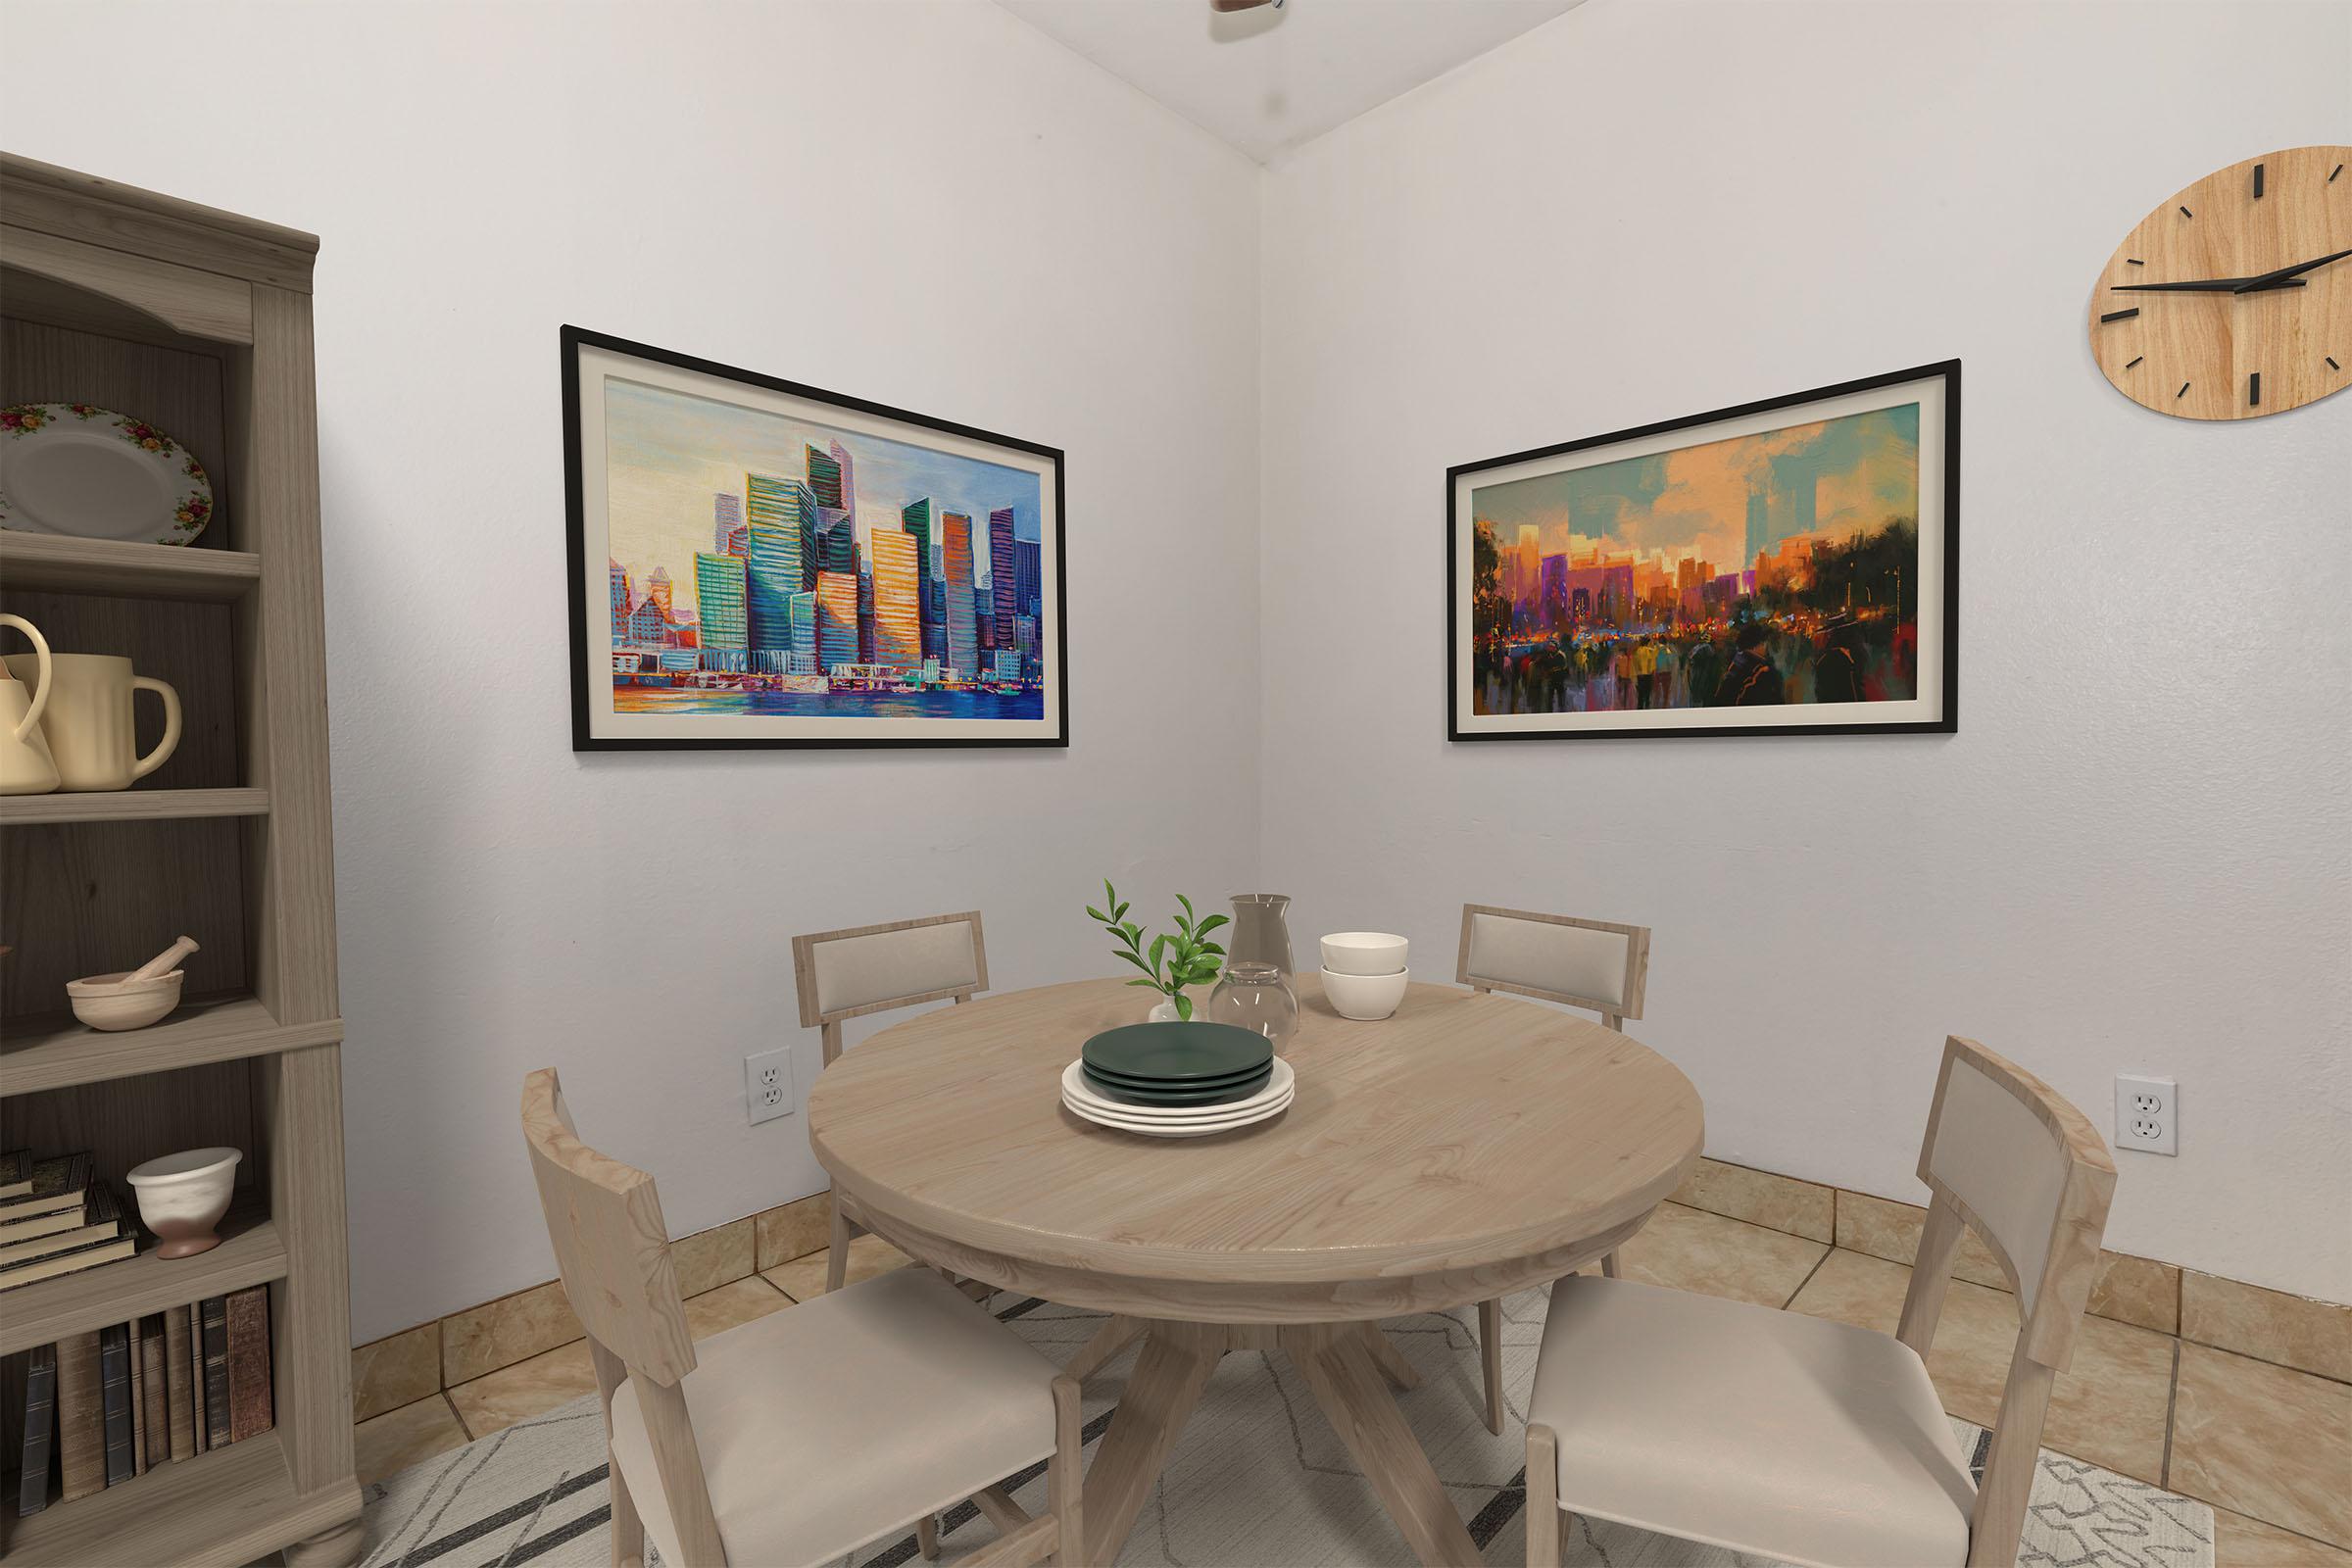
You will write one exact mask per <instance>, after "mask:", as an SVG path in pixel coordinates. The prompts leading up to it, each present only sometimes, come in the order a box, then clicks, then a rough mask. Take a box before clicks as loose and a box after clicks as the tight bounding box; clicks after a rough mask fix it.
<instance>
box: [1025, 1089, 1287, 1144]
mask: <svg viewBox="0 0 2352 1568" xmlns="http://www.w3.org/2000/svg"><path fill="white" fill-rule="evenodd" d="M1061 1103H1062V1108H1063V1109H1065V1110H1067V1111H1068V1112H1069V1113H1070V1114H1071V1115H1073V1116H1078V1117H1082V1118H1084V1119H1085V1120H1087V1121H1091V1122H1093V1123H1095V1124H1096V1125H1097V1126H1099V1127H1109V1128H1112V1129H1114V1130H1116V1131H1118V1132H1123V1133H1140V1134H1142V1135H1143V1136H1144V1137H1147V1138H1208V1137H1211V1136H1213V1135H1215V1134H1217V1133H1230V1132H1235V1131H1238V1130H1240V1129H1241V1128H1244V1127H1251V1126H1255V1125H1256V1124H1257V1123H1259V1122H1261V1121H1269V1120H1271V1119H1272V1118H1274V1117H1276V1116H1279V1115H1281V1114H1282V1113H1283V1112H1284V1111H1286V1110H1288V1109H1290V1108H1291V1103H1290V1101H1289V1100H1287V1099H1285V1100H1278V1101H1275V1102H1274V1103H1272V1104H1268V1105H1260V1106H1258V1107H1257V1108H1256V1109H1254V1110H1251V1111H1249V1112H1247V1113H1245V1114H1243V1115H1240V1116H1235V1117H1232V1118H1231V1119H1229V1120H1226V1121H1215V1122H1200V1121H1176V1122H1171V1121H1152V1120H1137V1119H1134V1118H1132V1117H1127V1116H1113V1115H1111V1114H1110V1113H1109V1112H1108V1111H1101V1110H1090V1109H1088V1108H1087V1107H1086V1106H1084V1105H1081V1104H1079V1103H1077V1102H1075V1101H1073V1100H1071V1099H1069V1098H1068V1097H1067V1096H1064V1097H1063V1099H1062V1102H1061Z"/></svg>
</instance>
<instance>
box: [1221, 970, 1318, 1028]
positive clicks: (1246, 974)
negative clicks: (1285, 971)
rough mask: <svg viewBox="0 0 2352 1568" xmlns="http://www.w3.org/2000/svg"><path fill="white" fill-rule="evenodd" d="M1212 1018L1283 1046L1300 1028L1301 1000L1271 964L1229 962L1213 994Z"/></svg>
mask: <svg viewBox="0 0 2352 1568" xmlns="http://www.w3.org/2000/svg"><path fill="white" fill-rule="evenodd" d="M1208 1016H1209V1019H1210V1021H1211V1022H1214V1023H1230V1024H1234V1025H1237V1026H1239V1027H1240V1028H1243V1029H1247V1030H1250V1032H1251V1033H1253V1034H1261V1035H1264V1036H1265V1037H1266V1038H1267V1039H1268V1040H1271V1041H1273V1042H1274V1043H1275V1044H1276V1045H1281V1044H1282V1043H1283V1041H1285V1040H1287V1039H1289V1038H1290V1035H1291V1032H1292V1031H1293V1030H1295V1029H1297V1028H1298V1027H1299V998H1298V997H1297V996H1296V995H1294V994H1293V992H1292V991H1291V988H1290V986H1289V984H1288V983H1286V982H1285V981H1284V979H1283V977H1282V973H1281V971H1280V970H1278V969H1276V968H1275V967H1274V966H1273V965H1272V964H1270V963H1262V962H1261V963H1249V962H1244V963H1229V964H1227V965H1226V966H1225V977H1224V978H1223V979H1221V980H1219V981H1218V982H1217V989H1216V990H1215V991H1213V992H1211V993H1209V998H1208Z"/></svg>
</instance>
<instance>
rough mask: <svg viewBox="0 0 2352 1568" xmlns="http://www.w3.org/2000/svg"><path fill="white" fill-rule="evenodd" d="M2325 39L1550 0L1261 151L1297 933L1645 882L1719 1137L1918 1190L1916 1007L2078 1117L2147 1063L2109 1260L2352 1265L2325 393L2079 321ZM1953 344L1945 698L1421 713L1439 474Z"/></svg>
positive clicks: (2347, 646)
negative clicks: (2250, 405)
mask: <svg viewBox="0 0 2352 1568" xmlns="http://www.w3.org/2000/svg"><path fill="white" fill-rule="evenodd" d="M2347 59H2352V9H2348V8H2346V7H2344V6H2341V5H2333V6H2326V7H2300V8H2298V7H2292V6H2286V5H2251V6H2231V5H2208V6H2187V7H2173V6H2166V7H2157V6H2144V5H2127V6H2096V5H2066V6H2049V5H2032V6H2015V7H2001V6H1994V5H1968V6H1958V5H1890V4H1870V5H1827V4H1795V3H1784V4H1773V5H1754V4H1748V5H1678V4H1664V3H1648V4H1641V5H1635V4H1628V3H1623V0H1593V3H1591V4H1588V5H1586V6H1584V7H1582V8H1581V9H1579V10H1577V11H1574V12H1571V13H1570V14H1568V15H1567V16H1565V17H1563V18H1562V19H1560V20H1559V21H1557V22H1554V23H1551V24H1549V25H1546V26H1544V27H1543V28H1541V29H1539V30H1537V31H1536V32H1534V33H1531V34H1529V35H1527V36H1526V37H1524V38H1522V39H1520V40H1519V41H1517V42H1515V43H1513V44H1511V45H1508V46H1506V47H1505V48H1503V49H1502V50H1500V51H1498V52H1497V53H1495V54H1493V55H1490V56H1488V57H1486V58H1484V59H1482V60H1479V61H1476V62H1473V63H1472V64H1471V65H1469V66H1467V67H1465V68H1463V69H1462V70H1460V71H1458V72H1456V73H1453V74H1451V75H1449V76H1446V77H1445V78H1442V79H1441V80H1439V81H1437V82H1434V83H1432V84H1430V85H1429V86H1428V87H1425V88H1423V89H1421V90H1420V91H1418V92H1415V93H1413V94H1411V95H1409V96H1408V97H1406V98H1404V99H1402V100H1399V101H1397V102H1396V103H1393V104H1391V105H1389V106H1387V107H1386V108H1384V109H1381V110H1378V111H1375V112H1374V113H1373V114H1371V115H1370V116H1368V117H1366V118H1364V119H1362V120H1359V121H1357V122H1354V123H1351V124H1348V125H1346V126H1343V127H1342V128H1341V129H1339V130H1337V131H1335V132H1333V133H1332V134H1331V135H1329V136H1327V137H1325V138H1323V139H1322V140H1320V141H1318V142H1315V143H1313V144H1310V145H1309V146H1307V147H1306V148H1304V149H1301V150H1300V151H1299V153H1298V154H1296V155H1294V156H1292V157H1290V158H1289V159H1287V160H1284V161H1280V162H1278V163H1277V164H1276V166H1275V168H1274V169H1273V171H1272V172H1271V173H1270V174H1269V176H1268V178H1267V182H1266V188H1265V204H1264V214H1265V219H1264V223H1265V228H1264V239H1265V250H1266V259H1265V279H1264V286H1263V296H1262V306H1261V314H1262V318H1263V320H1264V323H1265V336H1264V367H1265V372H1264V381H1263V387H1262V396H1263V404H1264V409H1265V426H1264V429H1263V432H1262V437H1261V443H1262V451H1263V454H1264V479H1263V485H1262V489H1261V506H1262V510H1263V516H1264V545H1263V565H1262V569H1263V585H1262V594H1263V602H1264V606H1265V623H1264V629H1263V635H1262V649H1263V657H1264V660H1265V664H1266V674H1265V683H1264V690H1265V703H1264V724H1265V732H1264V749H1263V754H1262V758H1261V762H1260V776H1261V779H1262V787H1263V790H1264V867H1263V868H1264V873H1265V880H1266V882H1267V884H1268V885H1270V886H1280V887H1283V888H1287V889H1289V890H1291V891H1293V892H1294V893H1296V894H1297V895H1298V897H1299V907H1298V915H1299V925H1298V927H1297V929H1298V930H1299V931H1300V932H1302V933H1307V934H1311V933H1312V932H1313V931H1315V930H1318V929H1322V930H1329V929H1334V928H1339V927H1350V926H1362V925H1374V926H1380V927H1393V928H1395V929H1397V930H1400V931H1404V932H1406V933H1408V934H1409V935H1410V936H1411V937H1412V938H1413V939H1414V943H1415V949H1416V954H1415V956H1416V959H1417V965H1418V967H1419V968H1420V969H1421V971H1422V972H1423V973H1424V974H1425V975H1431V976H1435V977H1449V976H1450V974H1451V966H1452V958H1453V942H1454V935H1455V930H1456V927H1457V923H1458V914H1457V910H1458V907H1459V905H1460V904H1461V903H1462V902H1463V901H1464V900H1475V901H1480V902H1492V903H1498V904H1506V905H1520V906H1523V907H1537V908H1548V909H1564V910H1569V911H1574V912H1582V913H1586V914H1591V915H1597V916H1601V917H1605V918H1610V919H1620V920H1632V921H1640V922H1644V923H1648V924H1651V925H1653V926H1655V927H1656V937H1655V946H1654V949H1653V954H1654V956H1653V959H1652V967H1651V973H1650V986H1649V997H1650V1002H1649V1017H1648V1019H1647V1020H1646V1021H1645V1022H1644V1023H1643V1024H1642V1025H1641V1026H1640V1027H1639V1028H1638V1030H1637V1032H1638V1033H1639V1034H1640V1035H1641V1036H1642V1038H1643V1039H1644V1040H1647V1041H1649V1042H1651V1043H1653V1044H1654V1045H1656V1046H1657V1047H1658V1048H1659V1049H1660V1050H1662V1051H1664V1052H1665V1053H1666V1054H1668V1055H1670V1056H1671V1057H1672V1058H1673V1059H1674V1060H1675V1061H1676V1062H1678V1063H1679V1064H1680V1065H1681V1066H1682V1067H1683V1068H1684V1070H1685V1071H1686V1072H1688V1073H1689V1074H1690V1075H1691V1079H1692V1080H1693V1082H1695V1083H1696V1085H1697V1086H1698V1088H1699V1090H1700V1092H1701V1094H1702V1095H1703V1096H1704V1097H1705V1099H1706V1102H1707V1107H1708V1121H1709V1134H1708V1148H1709V1151H1710V1152H1712V1153H1714V1154H1716V1155H1718V1156H1720V1157H1723V1158H1727V1159H1733V1160H1739V1161H1742V1162H1745V1163H1752V1164H1756V1165H1761V1166H1764V1167H1766V1168H1769V1169H1773V1170H1780V1171H1787V1172H1792V1173H1795V1174H1799V1175H1804V1176H1810V1177H1814V1178H1817V1179H1820V1180H1823V1181H1833V1182H1838V1183H1843V1184H1846V1185H1849V1186H1853V1187H1858V1188H1861V1189H1865V1190H1868V1191H1872V1192H1877V1193H1881V1194H1886V1195H1888V1196H1892V1197H1898V1198H1906V1199H1912V1200H1914V1201H1916V1200H1917V1199H1918V1197H1919V1191H1918V1187H1917V1183H1916V1182H1915V1180H1914V1179H1913V1176H1912V1171H1913V1167H1914V1163H1915V1160H1916V1157H1917V1150H1918V1139H1919V1133H1920V1126H1921V1121H1922V1118H1923V1117H1924V1115H1925V1112H1926V1109H1927V1103H1928V1097H1929V1093H1930V1089H1931V1086H1932V1082H1933V1074H1934V1070H1935V1064H1936V1052H1937V1049H1938V1047H1939V1045H1940V1043H1941V1041H1942V1038H1943V1036H1944V1035H1945V1033H1947V1032H1959V1033H1964V1034H1970V1035H1974V1036H1976V1037H1978V1038H1980V1039H1983V1040H1984V1041H1985V1042H1986V1043H1987V1044H1988V1045H1991V1046H1992V1047H1993V1048H1994V1049H1996V1050H1999V1051H2003V1052H2006V1053H2009V1054H2013V1055H2014V1056H2016V1057H2017V1058H2018V1059H2020V1060H2021V1061H2023V1062H2025V1063H2027V1064H2028V1065H2030V1066H2032V1067H2033V1068H2034V1070H2036V1071H2038V1072H2040V1073H2041V1074H2042V1075H2043V1076H2045V1077H2046V1078H2048V1079H2049V1080H2050V1081H2051V1082H2052V1083H2053V1084H2055V1085H2056V1086H2057V1087H2058V1088H2059V1089H2060V1090H2061V1091H2062V1092H2064V1093H2065V1094H2067V1095H2068V1096H2070V1097H2071V1098H2073V1099H2075V1100H2076V1101H2077V1102H2078V1103H2080V1104H2082V1106H2083V1107H2084V1108H2085V1109H2086V1110H2088V1111H2089V1112H2091V1113H2092V1116H2093V1119H2094V1120H2096V1121H2097V1122H2098V1123H2099V1124H2100V1125H2101V1126H2102V1128H2104V1127H2105V1126H2106V1124H2107V1122H2108V1119H2109V1110H2110V1108H2111V1105H2112V1090H2111V1085H2110V1080H2111V1076H2112V1074H2113V1073H2114V1072H2115V1071H2116V1070H2117V1069H2118V1068H2123V1067H2133V1068H2143V1069H2148V1070H2152V1071H2156V1072H2160V1073H2170V1074H2174V1075H2177V1076H2178V1077H2179V1078H2180V1081H2181V1091H2180V1103H2181V1107H2182V1109H2181V1116H2180V1136H2181V1147H2182V1152H2181V1154H2180V1157H2179V1158H2178V1159H2161V1158H2155V1157H2152V1156H2147V1155H2138V1154H2127V1155H2122V1156H2119V1165H2120V1167H2121V1179H2120V1185H2119V1192H2118V1196H2117V1200H2116V1206H2115V1213H2114V1217H2113V1220H2112V1223H2111V1224H2110V1226H2109V1230H2108V1240H2109V1243H2110V1245H2112V1246H2114V1247H2116V1248H2119V1249H2121V1250H2129V1251H2135V1252H2141V1253H2146V1254H2151V1255H2154V1256H2157V1257H2161V1258H2168V1259H2177V1260H2180V1261H2184V1262H2188V1263H2192V1264H2194V1265H2196V1266H2197V1267H2200V1268H2205V1269H2210V1270H2214V1271H2216V1272H2220V1273H2224V1274H2229V1275H2234V1276H2237V1277H2239V1278H2243V1279H2248V1280H2253V1281H2258V1282H2261V1283H2264V1284H2268V1285H2273V1286H2278V1287H2280V1288H2284V1289H2288V1290H2294V1291H2301V1292H2306V1293H2310V1294H2315V1295H2319V1296H2325V1297H2329V1298H2332V1299H2337V1300H2352V1224H2347V1214H2352V1081H2348V1076H2352V1064H2348V1061H2347V1057H2348V1055H2352V1028H2348V1026H2347V1023H2346V1020H2347V1018H2348V1017H2352V963H2348V962H2347V955H2352V804H2348V796H2347V781H2348V780H2352V766H2348V765H2347V764H2348V763H2352V642H2348V640H2347V632H2346V624H2347V623H2346V615H2345V606H2346V604H2347V602H2352V533H2348V532H2347V524H2348V522H2352V395H2347V396H2342V397H2338V398H2336V399H2335V400H2333V401H2332V402H2329V403H2325V404H2321V405H2318V406H2316V407H2312V408H2308V409H2305V410H2303V411H2300V412H2298V413H2292V414H2287V415H2283V416H2278V417H2271V418H2265V419H2260V420H2255V421H2251V422H2247V423H2242V424H2225V425H2200V424H2194V423H2189V422H2185V421H2180V420H2173V419H2167V418H2162V417H2157V416H2155V415H2152V414H2149V413H2147V412H2146V411H2144V410H2142V409H2140V408H2138V407H2137V406H2135V405H2133V404H2131V403H2130V402H2128V401H2126V400H2125V399H2124V398H2122V397H2121V396H2119V395H2118V394H2117V393H2115V392H2114V391H2113V390H2112V389H2110V388H2109V387H2108V386H2107V384H2106V383H2105V381H2104V380H2103V379H2102V378H2101V376H2100V375H2099V373H2098V370H2097V368H2095V367H2094V366H2093V365H2092V363H2091V361H2090V358H2089V354H2088V350H2087V348H2086V346H2085V342H2084V334H2083V319H2084V308H2085V306H2086V304H2087V301H2088V298H2089V289H2090V285H2091V282H2092V280H2093V278H2094V277H2095V275H2096V274H2097V272H2098V270H2099V269H2100V267H2101V266H2102V265H2103V264H2104V263H2105V261H2106V258H2107V256H2108V254H2109V253H2110V252H2111V250H2112V249H2113V248H2114V246H2115V245H2116V243H2117V242H2118V241H2119V240H2120V239H2121V238H2122V237H2123V235H2124V234H2125V233H2126V232H2127V231H2128V230H2129V229H2131V227H2132V225H2133V224H2135V223H2136V222H2137V221H2139V219H2140V218H2141V217H2142V216H2143V215H2144V214H2145V213H2146V212H2147V211H2148V210H2149V209H2150V208H2152V207H2154V206H2155V205H2156V204H2157V203H2158V202H2159V201H2161V200H2162V199H2163V198H2164V197H2165V196H2166V195H2167V194H2168V193H2170V192H2171V191H2173V190H2175V189H2177V188H2178V187H2180V186H2181V185H2184V184H2186V183H2188V182H2189V181H2190V180H2192V179H2194V178H2196V177H2198V176H2200V175H2202V174H2204V173H2205V172H2209V171H2211V170H2213V169H2216V168H2219V167H2221V166H2223V165H2225V164H2229V163H2232V162H2235V161H2236V160H2238V159H2240V158H2246V157H2251V156H2253V155H2254V154H2257V153H2260V152H2264V151H2268V150H2271V149H2274V148H2278V147H2284V146H2291V145H2296V144H2301V143H2307V142H2318V141H2341V140H2344V139H2345V138H2346V134H2347V130H2348V129H2352V86H2348V81H2352V78H2347V76H2346V74H2345V62H2346V61H2347ZM1953 356H1957V357H1959V358H1960V359H1962V360H1964V361H1965V362H1966V393H1965V400H1964V417H1965V428H1964V451H1965V466H1964V483H1963V492H1962V529H1961V540H1962V554H1963V561H1964V564H1963V568H1962V573H1961V597H1962V620H1961V627H1960V638H1961V687H1962V690H1961V702H1960V732H1959V734H1958V735H1957V736H1955V737H1949V738H1945V737H1916V738H1915V737H1893V738H1878V739H1869V738H1861V739H1843V738H1828V737H1822V738H1812V739H1800V738H1791V739H1786V740H1766V739H1759V740H1752V741H1681V742H1672V741H1654V742H1651V741H1643V742H1635V741H1599V742H1582V743H1576V742H1561V743H1546V744H1523V745H1481V746H1449V745H1447V744H1446V740H1445V738H1444V720H1443V713H1444V688H1443V684H1442V683H1443V680H1444V674H1445V665H1444V662H1443V661H1442V658H1441V648H1442V645H1443V637H1444V633H1443V628H1444V605H1443V593H1442V589H1441V587H1440V582H1441V578H1440V571H1441V569H1442V568H1441V556H1440V550H1441V536H1442V534H1443V530H1444V519H1445V498H1444V495H1443V481H1444V476H1445V471H1446V466H1448V465H1450V464H1457V463H1464V462H1472V461H1476V460H1478V459H1481V458H1485V457H1490V456H1494V455H1496V454H1500V453H1505V452H1512V451H1518V450H1522V449H1525V448H1529V447H1534V446H1539V445H1544V444H1547V443H1550V442H1555V441H1562V440H1567V439H1570V438H1572V437H1576V436H1581V435H1587V434H1595V433H1598V432H1601V431H1605V430H1612V429H1618V428H1622V427H1625V426H1628V425H1633V424H1639V423H1642V422H1645V421H1648V420H1652V419H1658V418H1664V417H1674V416H1678V415H1684V414H1695V413H1698V412H1700V411H1702V410H1706V409H1710V408H1717V407H1722V406H1724V405H1728V404H1733V403H1738V402H1741V401H1744V400H1747V399H1751V398H1758V397H1765V396H1770V395H1773V394H1776V393H1785V392H1793V391H1797V390H1800V389H1802V388H1805V387H1810V386H1819V385H1823V384H1826V383H1829V382H1834V381H1839V380H1844V379H1846V378H1849V377H1852V376H1858V375H1863V374H1868V373H1871V372H1874V371H1880V370H1888V369H1894V368H1900V367H1904V366H1911V365H1918V364H1922V363H1925V362H1928V361H1932V360H1940V359H1944V358H1947V357H1953ZM2337 357H2338V358H2339V359H2340V358H2343V356H2342V355H2341V354H2339V355H2338V356H2337Z"/></svg>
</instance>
